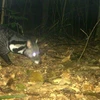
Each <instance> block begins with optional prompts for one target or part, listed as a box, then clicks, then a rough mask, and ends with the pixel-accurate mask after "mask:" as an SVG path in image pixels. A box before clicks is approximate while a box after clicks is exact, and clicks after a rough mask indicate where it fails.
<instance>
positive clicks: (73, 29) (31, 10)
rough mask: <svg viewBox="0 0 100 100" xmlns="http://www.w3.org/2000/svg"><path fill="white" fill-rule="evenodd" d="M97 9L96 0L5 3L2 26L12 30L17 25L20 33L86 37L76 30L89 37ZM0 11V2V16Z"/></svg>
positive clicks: (11, 1)
mask: <svg viewBox="0 0 100 100" xmlns="http://www.w3.org/2000/svg"><path fill="white" fill-rule="evenodd" d="M99 6H100V5H99V0H6V2H5V8H4V9H5V16H4V24H9V27H11V28H12V29H14V30H16V26H15V23H18V24H19V25H21V26H22V28H23V30H24V32H26V31H34V32H36V33H37V34H39V35H41V36H42V35H47V34H48V35H49V34H50V35H51V34H55V33H56V34H58V35H59V34H60V35H61V34H62V35H66V37H71V38H73V37H75V38H79V39H82V38H86V35H85V34H84V33H82V31H80V29H82V30H84V31H85V32H87V34H88V35H89V33H90V31H91V30H92V28H93V27H94V25H95V23H96V22H97V20H98V14H99ZM1 9H2V0H0V15H1ZM12 26H13V27H12ZM95 36H96V30H95V32H94V33H93V35H92V37H94V38H95Z"/></svg>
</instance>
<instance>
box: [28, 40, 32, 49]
mask: <svg viewBox="0 0 100 100" xmlns="http://www.w3.org/2000/svg"><path fill="white" fill-rule="evenodd" d="M27 47H28V48H32V43H31V41H30V40H28V41H27Z"/></svg>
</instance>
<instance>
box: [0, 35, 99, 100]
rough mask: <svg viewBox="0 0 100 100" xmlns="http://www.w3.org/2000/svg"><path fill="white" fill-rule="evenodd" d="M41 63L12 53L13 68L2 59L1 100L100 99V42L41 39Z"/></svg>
mask: <svg viewBox="0 0 100 100" xmlns="http://www.w3.org/2000/svg"><path fill="white" fill-rule="evenodd" d="M40 40H41V41H40V43H39V47H40V56H41V63H40V64H39V65H36V64H34V63H33V62H32V61H31V60H30V59H29V58H27V57H25V56H23V55H19V54H14V53H10V54H9V57H10V59H11V61H12V62H13V65H6V63H5V62H4V61H3V60H2V59H0V62H1V65H0V100H8V99H9V100H100V41H99V42H96V43H94V42H93V43H91V44H89V45H88V47H87V48H86V50H85V53H84V55H83V56H82V58H81V59H80V60H78V59H79V57H80V55H81V53H82V51H83V49H84V46H85V42H84V43H83V42H81V41H78V42H77V43H75V42H72V43H71V42H68V41H67V40H66V38H64V37H58V38H49V39H45V40H43V39H40Z"/></svg>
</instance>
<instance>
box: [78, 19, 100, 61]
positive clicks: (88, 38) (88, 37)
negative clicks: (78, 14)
mask: <svg viewBox="0 0 100 100" xmlns="http://www.w3.org/2000/svg"><path fill="white" fill-rule="evenodd" d="M99 22H100V19H99V20H98V21H97V23H96V24H95V25H94V27H93V29H92V30H91V32H90V34H89V36H88V35H87V33H86V32H85V31H83V30H82V29H81V30H82V32H83V33H84V34H86V36H87V41H86V44H85V47H84V49H83V51H82V53H81V55H80V57H79V59H78V61H80V59H81V58H82V56H83V54H84V52H85V50H86V48H87V45H88V42H89V40H90V37H91V35H92V33H93V31H94V29H95V28H96V26H97V25H98V24H99Z"/></svg>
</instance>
